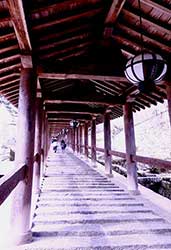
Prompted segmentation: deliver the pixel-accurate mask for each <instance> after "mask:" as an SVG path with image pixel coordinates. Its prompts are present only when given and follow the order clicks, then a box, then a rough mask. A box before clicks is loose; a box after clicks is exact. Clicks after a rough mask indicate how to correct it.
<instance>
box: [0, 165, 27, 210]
mask: <svg viewBox="0 0 171 250" xmlns="http://www.w3.org/2000/svg"><path fill="white" fill-rule="evenodd" d="M26 167H27V166H26V165H22V166H20V167H18V168H17V169H14V170H12V171H10V172H9V173H8V174H7V175H4V176H3V177H2V178H1V179H0V205H1V204H2V203H3V202H4V201H5V199H6V198H7V197H8V196H9V194H10V193H11V192H12V191H13V189H14V188H15V187H16V186H17V184H18V183H19V182H20V181H21V180H24V178H25V173H26Z"/></svg>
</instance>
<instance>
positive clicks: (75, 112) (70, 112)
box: [47, 110, 101, 115]
mask: <svg viewBox="0 0 171 250" xmlns="http://www.w3.org/2000/svg"><path fill="white" fill-rule="evenodd" d="M47 114H78V115H79V114H80V115H100V114H101V113H96V112H86V111H62V110H61V111H47Z"/></svg>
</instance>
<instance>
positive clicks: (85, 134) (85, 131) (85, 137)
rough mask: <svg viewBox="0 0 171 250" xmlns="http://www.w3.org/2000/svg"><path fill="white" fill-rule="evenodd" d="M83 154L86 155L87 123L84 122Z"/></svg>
mask: <svg viewBox="0 0 171 250" xmlns="http://www.w3.org/2000/svg"><path fill="white" fill-rule="evenodd" d="M84 154H85V156H86V157H88V123H87V122H85V124H84Z"/></svg>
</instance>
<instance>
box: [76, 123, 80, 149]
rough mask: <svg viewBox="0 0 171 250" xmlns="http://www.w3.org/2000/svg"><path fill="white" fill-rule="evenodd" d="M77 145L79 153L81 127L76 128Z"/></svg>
mask: <svg viewBox="0 0 171 250" xmlns="http://www.w3.org/2000/svg"><path fill="white" fill-rule="evenodd" d="M76 145H77V153H79V127H77V128H76Z"/></svg>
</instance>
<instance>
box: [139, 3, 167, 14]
mask: <svg viewBox="0 0 171 250" xmlns="http://www.w3.org/2000/svg"><path fill="white" fill-rule="evenodd" d="M141 3H143V4H145V5H148V6H149V7H151V8H154V9H157V10H159V11H161V12H162V13H163V12H164V13H166V14H168V15H169V16H170V9H168V8H166V7H164V5H162V4H158V3H156V2H154V1H151V0H141Z"/></svg>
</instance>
